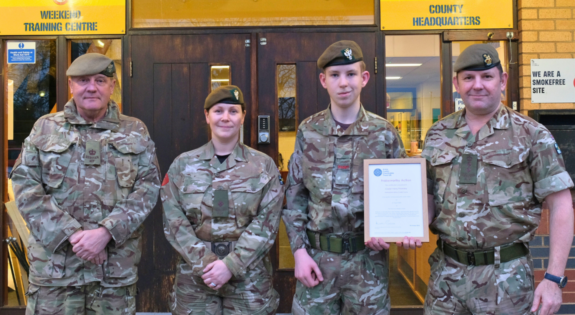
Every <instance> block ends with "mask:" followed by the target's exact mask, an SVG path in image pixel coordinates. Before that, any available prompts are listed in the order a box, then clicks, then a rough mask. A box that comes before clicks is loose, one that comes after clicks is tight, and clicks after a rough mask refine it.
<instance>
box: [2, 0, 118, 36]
mask: <svg viewBox="0 0 575 315" xmlns="http://www.w3.org/2000/svg"><path fill="white" fill-rule="evenodd" d="M125 30H126V0H25V1H23V0H1V1H0V36H1V35H94V34H125V33H126V32H125Z"/></svg>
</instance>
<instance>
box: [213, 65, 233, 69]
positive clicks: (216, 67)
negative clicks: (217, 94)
mask: <svg viewBox="0 0 575 315" xmlns="http://www.w3.org/2000/svg"><path fill="white" fill-rule="evenodd" d="M229 67H230V66H212V69H227V68H229Z"/></svg>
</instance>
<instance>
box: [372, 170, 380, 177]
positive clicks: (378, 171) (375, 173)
mask: <svg viewBox="0 0 575 315" xmlns="http://www.w3.org/2000/svg"><path fill="white" fill-rule="evenodd" d="M373 175H375V176H381V170H380V169H379V168H376V169H375V171H373Z"/></svg>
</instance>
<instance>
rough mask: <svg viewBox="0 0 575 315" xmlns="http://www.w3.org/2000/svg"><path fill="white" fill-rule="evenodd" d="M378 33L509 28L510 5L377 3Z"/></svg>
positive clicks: (421, 0)
mask: <svg viewBox="0 0 575 315" xmlns="http://www.w3.org/2000/svg"><path fill="white" fill-rule="evenodd" d="M380 9H381V29H382V30H386V31H389V30H458V29H484V28H513V1H512V0H499V1H497V2H496V3H495V1H493V0H380Z"/></svg>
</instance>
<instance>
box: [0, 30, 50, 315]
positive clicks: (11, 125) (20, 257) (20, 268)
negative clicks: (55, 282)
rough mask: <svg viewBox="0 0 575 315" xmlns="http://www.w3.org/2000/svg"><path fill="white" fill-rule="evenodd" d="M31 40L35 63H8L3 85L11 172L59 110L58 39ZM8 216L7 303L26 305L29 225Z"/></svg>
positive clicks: (10, 213) (14, 214) (14, 215)
mask: <svg viewBox="0 0 575 315" xmlns="http://www.w3.org/2000/svg"><path fill="white" fill-rule="evenodd" d="M28 42H35V43H36V62H35V63H34V64H5V73H6V76H5V80H4V82H3V84H4V91H5V98H4V106H5V107H4V108H5V109H6V111H7V116H6V120H7V140H8V150H7V151H8V169H7V172H8V174H9V173H10V171H11V170H12V167H13V166H14V163H15V162H16V159H17V158H18V155H19V154H20V151H21V148H22V143H23V142H24V139H26V137H28V135H29V134H30V131H32V127H33V126H34V123H35V122H36V120H37V119H38V118H40V117H42V116H44V115H46V114H49V113H54V112H56V42H55V41H54V40H36V41H28ZM5 46H6V45H5ZM5 55H6V53H5ZM5 180H7V187H8V199H9V200H8V201H13V200H14V193H13V191H12V183H11V181H10V180H9V179H5ZM9 204H10V203H9ZM10 205H13V204H10ZM7 207H8V204H7ZM14 209H15V208H12V210H14ZM7 218H8V220H7V225H6V226H5V227H4V228H5V229H6V230H5V231H6V233H7V236H8V238H9V239H12V241H11V242H10V245H9V247H8V257H7V259H8V262H7V266H8V269H7V274H5V275H3V276H6V279H7V280H8V281H7V282H8V299H7V300H5V304H6V305H10V306H15V305H25V304H26V297H25V295H24V294H25V292H26V291H27V289H28V262H27V259H26V246H24V243H25V240H23V239H26V240H27V237H28V235H20V233H18V230H19V231H21V232H22V233H27V231H26V229H25V228H24V229H17V227H18V225H19V224H21V223H22V222H23V220H22V217H21V215H20V214H19V213H18V211H10V208H9V211H8V217H7Z"/></svg>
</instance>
